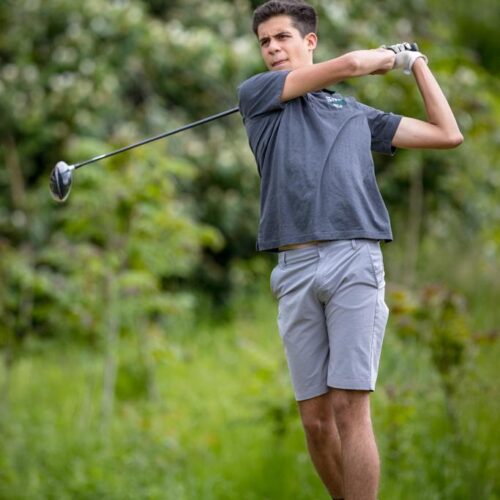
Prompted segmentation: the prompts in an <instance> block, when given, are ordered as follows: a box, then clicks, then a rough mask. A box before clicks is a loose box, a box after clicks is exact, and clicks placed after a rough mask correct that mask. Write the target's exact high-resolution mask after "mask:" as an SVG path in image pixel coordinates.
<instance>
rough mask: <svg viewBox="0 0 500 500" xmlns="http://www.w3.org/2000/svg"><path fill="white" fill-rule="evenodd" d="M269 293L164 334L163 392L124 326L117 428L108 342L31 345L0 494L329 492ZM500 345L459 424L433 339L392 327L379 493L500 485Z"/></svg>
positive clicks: (486, 492)
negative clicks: (34, 350)
mask: <svg viewBox="0 0 500 500" xmlns="http://www.w3.org/2000/svg"><path fill="white" fill-rule="evenodd" d="M267 294H268V292H266V291H264V290H261V299H260V300H257V299H255V298H254V299H252V302H251V304H249V303H248V299H247V300H245V306H246V307H239V308H238V311H239V315H238V317H237V319H236V321H234V322H231V323H228V324H226V325H224V326H220V325H214V324H212V323H202V324H200V323H198V324H197V325H196V331H197V335H193V329H192V328H187V329H183V328H180V329H178V330H176V331H175V332H171V333H170V335H164V334H162V333H161V332H156V333H155V334H153V339H152V345H151V348H152V353H153V356H154V358H155V360H156V363H157V375H158V380H159V388H158V389H159V398H158V399H157V400H156V401H151V400H149V399H148V398H147V397H146V393H147V389H146V384H147V376H146V374H145V371H144V368H143V366H141V364H140V363H139V362H138V356H137V344H136V342H135V341H133V340H132V339H131V338H130V337H129V338H127V339H125V340H124V342H123V343H122V344H121V346H120V348H119V350H118V354H119V358H120V370H119V375H118V377H119V383H118V386H117V389H118V395H119V398H118V402H117V404H116V406H115V418H114V420H113V423H112V425H111V426H110V427H109V428H107V429H105V428H103V426H102V420H101V414H100V397H101V383H100V379H101V373H102V370H103V365H104V359H103V357H102V356H101V355H96V354H95V352H90V351H87V350H83V349H78V350H77V349H73V348H71V349H53V350H51V351H50V352H49V353H46V354H44V355H35V354H31V355H29V356H27V357H26V358H25V359H23V360H22V361H21V362H20V363H18V364H17V365H16V368H15V369H14V371H13V374H12V387H13V389H14V390H13V397H12V405H11V408H10V414H9V415H8V417H6V416H5V414H4V415H2V416H0V439H1V440H2V443H3V446H2V447H1V448H0V464H1V465H2V467H0V496H1V497H2V498H19V499H24V498H26V499H28V498H58V499H59V498H68V499H69V498H71V499H73V498H82V499H87V498H89V499H90V498H96V497H99V498H103V499H118V498H120V499H122V498H126V499H128V498H130V499H135V498H148V499H158V500H169V499H172V500H174V499H175V500H178V499H180V500H184V499H185V500H189V499H191V498H204V499H207V500H211V499H213V500H215V499H217V500H219V499H227V500H230V499H232V498H245V499H248V500H258V499H261V498H268V499H276V500H281V499H283V498H296V499H298V500H302V499H303V500H306V499H319V498H326V497H327V495H326V493H325V492H324V489H323V487H322V486H321V484H320V481H319V479H318V478H317V476H316V474H315V473H314V471H313V468H312V465H311V463H310V461H309V458H308V456H307V452H306V445H305V441H304V436H303V431H302V429H301V426H300V419H299V417H298V414H297V407H296V403H295V401H294V400H293V395H292V390H291V386H290V382H289V378H288V373H287V368H286V363H285V360H284V356H283V351H282V345H281V341H280V339H279V335H278V333H277V331H276V326H275V315H276V311H275V305H274V304H273V303H270V302H269V300H268V298H267V297H268V295H267ZM498 354H499V353H498V344H494V345H493V346H491V347H490V346H483V347H482V348H480V349H479V350H478V351H477V352H476V353H475V354H474V363H473V364H465V365H463V366H462V369H461V377H460V384H459V385H458V387H457V393H456V404H457V421H456V427H451V426H450V425H449V420H448V415H447V413H446V409H445V399H444V397H443V393H442V391H441V390H440V384H439V383H438V379H439V374H438V373H437V371H436V370H435V369H434V365H433V362H432V360H431V357H430V353H429V351H428V350H427V348H425V347H424V346H422V345H421V344H418V343H413V342H410V341H408V340H407V339H406V340H403V339H401V338H400V337H399V336H398V335H397V334H396V331H395V330H393V329H390V330H389V331H388V332H387V336H386V344H385V347H384V356H383V358H382V366H381V373H380V376H379V385H378V387H377V390H376V391H375V392H374V394H373V399H372V402H373V410H372V415H373V420H374V424H375V426H376V428H377V436H378V442H379V447H380V452H381V458H382V462H383V464H384V467H383V468H382V485H381V492H380V496H381V498H393V499H399V498H405V499H408V500H420V499H422V500H423V499H427V498H440V499H441V498H442V499H450V500H451V499H455V498H478V499H481V500H482V499H484V500H486V499H492V498H496V496H497V495H498V494H499V493H500V490H499V488H500V484H499V483H498V479H497V474H496V470H497V469H498V456H499V453H498V443H499V441H498V437H499V436H498V429H497V425H496V420H495V414H496V413H497V411H498V401H499V399H498V397H495V377H494V374H495V370H496V362H497V358H498ZM68 381H70V383H68ZM457 430H458V432H460V434H461V435H462V441H461V442H460V443H457V440H456V432H457Z"/></svg>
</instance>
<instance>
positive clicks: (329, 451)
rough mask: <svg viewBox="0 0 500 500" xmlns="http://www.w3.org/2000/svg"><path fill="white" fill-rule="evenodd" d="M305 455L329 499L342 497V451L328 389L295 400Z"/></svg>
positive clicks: (330, 393) (330, 394)
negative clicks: (305, 442) (313, 396)
mask: <svg viewBox="0 0 500 500" xmlns="http://www.w3.org/2000/svg"><path fill="white" fill-rule="evenodd" d="M298 405H299V411H300V416H301V419H302V425H303V426H304V430H305V434H306V441H307V447H308V450H309V455H310V456H311V460H312V462H313V464H314V467H315V468H316V471H317V472H318V474H319V477H320V478H321V480H322V481H323V484H324V485H325V486H326V488H327V489H328V491H329V493H330V495H331V496H332V498H343V496H344V487H343V481H342V463H341V460H342V458H341V457H342V453H341V446H340V436H339V432H338V429H337V425H336V423H335V417H334V412H333V400H332V392H331V391H330V392H329V393H327V394H323V395H322V396H318V397H316V398H311V399H307V400H305V401H299V403H298Z"/></svg>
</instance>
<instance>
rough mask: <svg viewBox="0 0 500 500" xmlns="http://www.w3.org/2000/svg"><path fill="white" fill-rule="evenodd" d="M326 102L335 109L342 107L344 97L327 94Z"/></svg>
mask: <svg viewBox="0 0 500 500" xmlns="http://www.w3.org/2000/svg"><path fill="white" fill-rule="evenodd" d="M326 102H327V103H328V104H329V105H330V106H333V107H334V108H336V109H342V108H343V107H344V106H345V104H346V102H345V99H344V98H343V97H337V96H333V95H327V96H326Z"/></svg>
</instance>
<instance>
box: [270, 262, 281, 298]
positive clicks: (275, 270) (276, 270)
mask: <svg viewBox="0 0 500 500" xmlns="http://www.w3.org/2000/svg"><path fill="white" fill-rule="evenodd" d="M279 271H280V265H279V264H277V265H276V266H275V267H274V268H273V270H272V271H271V276H270V277H269V285H270V288H271V293H272V294H273V296H274V297H275V298H276V297H277V293H276V281H277V280H276V278H277V274H278V273H279Z"/></svg>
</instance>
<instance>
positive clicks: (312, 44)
mask: <svg viewBox="0 0 500 500" xmlns="http://www.w3.org/2000/svg"><path fill="white" fill-rule="evenodd" d="M306 42H307V48H308V49H309V50H314V49H316V46H317V45H318V35H316V33H309V34H308V35H306Z"/></svg>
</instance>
